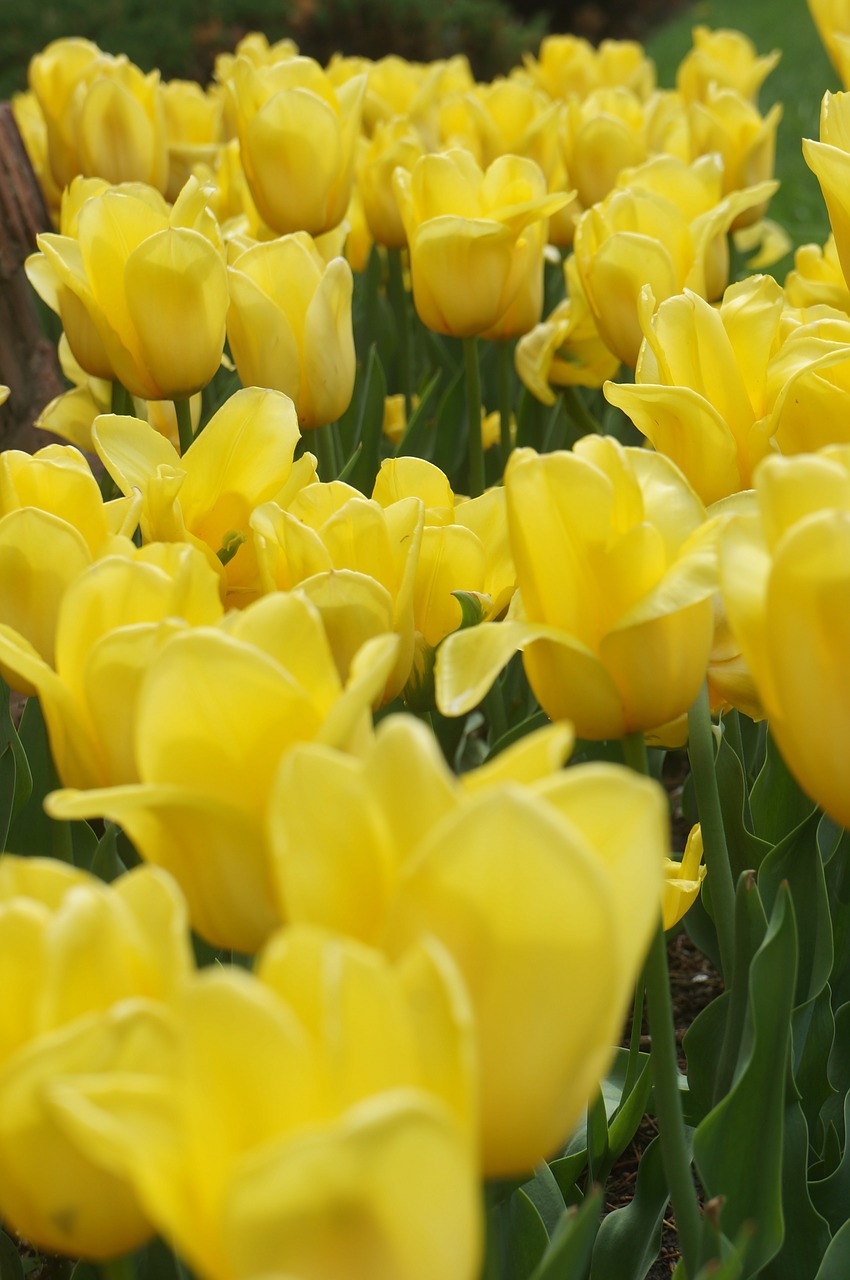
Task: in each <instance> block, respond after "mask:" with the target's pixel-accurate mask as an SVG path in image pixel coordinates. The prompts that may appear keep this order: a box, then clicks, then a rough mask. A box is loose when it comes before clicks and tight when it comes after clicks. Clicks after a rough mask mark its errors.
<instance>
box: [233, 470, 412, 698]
mask: <svg viewBox="0 0 850 1280" xmlns="http://www.w3.org/2000/svg"><path fill="white" fill-rule="evenodd" d="M422 525H423V505H422V502H421V501H420V500H419V499H418V498H417V497H405V498H403V499H401V500H400V501H398V502H394V503H392V504H391V505H390V506H388V507H387V508H386V509H384V508H383V507H381V506H379V504H378V503H377V502H375V501H369V500H368V499H367V498H364V497H363V495H362V494H361V493H359V492H358V490H356V489H352V488H351V487H350V486H349V485H347V484H343V483H342V482H341V481H334V482H333V483H331V484H321V483H320V484H313V485H309V486H307V487H305V488H304V489H301V490H300V491H299V492H298V493H297V494H295V495H294V497H293V498H292V499H291V501H289V502H288V503H287V505H286V506H285V507H284V506H283V505H281V504H280V503H277V502H269V503H265V504H264V505H263V506H261V507H259V508H258V509H257V510H256V511H255V512H254V515H253V516H252V518H251V527H252V529H253V530H254V534H255V537H256V544H257V558H258V561H259V566H260V574H261V577H262V581H263V585H264V587H265V589H266V590H267V591H270V592H274V591H290V590H292V589H293V588H294V587H300V589H301V590H302V591H303V592H304V593H305V594H306V595H307V596H308V598H309V599H310V600H311V601H312V603H313V605H314V606H315V607H316V608H317V609H318V610H319V612H320V613H321V615H322V619H323V621H324V624H325V627H326V629H327V633H328V638H329V641H330V644H331V647H332V649H333V652H334V656H335V659H336V663H337V667H338V669H339V672H340V676H341V678H342V679H343V680H345V679H347V672H348V670H349V666H350V663H351V661H352V658H353V656H354V654H356V653H357V651H358V650H359V649H360V647H361V646H362V645H363V644H364V643H365V642H366V641H367V640H372V639H375V638H377V637H379V636H386V635H388V634H395V635H396V636H397V637H398V648H397V650H396V652H395V661H394V663H393V666H392V670H391V671H390V672H389V679H388V683H387V686H386V688H385V690H384V691H383V695H382V697H381V698H380V699H379V701H391V700H392V698H394V697H396V696H397V695H398V694H399V693H400V692H401V690H402V689H403V688H404V685H405V683H406V681H407V678H408V676H409V675H410V669H411V665H412V663H413V655H414V643H415V629H414V583H415V580H416V569H417V565H418V563H419V556H420V547H421V542H422Z"/></svg>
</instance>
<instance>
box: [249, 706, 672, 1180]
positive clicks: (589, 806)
mask: <svg viewBox="0 0 850 1280" xmlns="http://www.w3.org/2000/svg"><path fill="white" fill-rule="evenodd" d="M571 741H572V735H571V734H570V732H569V730H568V729H567V728H566V727H564V726H553V727H550V728H548V729H546V730H544V731H541V732H540V733H537V734H532V735H530V736H529V737H527V738H524V739H522V741H521V742H520V743H518V744H517V745H516V746H514V747H512V748H509V749H508V750H506V751H505V752H503V753H502V754H500V755H499V756H498V757H497V758H496V759H495V760H494V761H493V762H492V763H491V764H490V765H487V766H484V768H482V769H479V770H473V771H471V772H469V773H466V774H464V775H463V776H462V778H460V779H458V778H455V777H454V776H453V775H452V773H451V772H450V770H449V769H448V767H447V766H446V764H445V762H444V760H443V758H442V756H441V754H440V751H439V748H438V746H437V744H436V742H435V740H434V737H433V735H432V734H431V733H430V732H429V731H428V730H427V728H425V727H424V726H423V725H422V724H420V723H419V722H417V721H416V720H414V719H413V718H412V717H409V716H393V717H389V718H387V719H385V720H384V721H382V722H381V724H380V725H379V726H378V729H377V733H376V738H375V743H374V746H373V747H372V749H371V750H370V752H369V753H368V754H365V755H364V756H362V757H360V758H357V759H355V758H351V757H345V756H343V755H341V754H340V753H335V752H331V751H328V750H322V749H320V748H317V747H304V748H302V749H299V750H296V751H294V752H293V753H292V754H291V755H290V756H288V757H287V759H286V760H285V761H284V763H283V764H282V767H281V770H280V773H279V775H278V777H277V780H276V782H275V789H274V795H273V799H272V805H271V809H270V823H271V832H272V841H273V845H274V849H275V859H276V870H277V874H278V876H279V879H280V884H281V892H282V895H283V898H284V900H285V901H286V902H287V904H288V909H289V913H290V916H291V918H292V920H293V921H300V922H304V923H307V922H311V923H314V924H320V925H321V926H322V927H325V928H331V929H333V930H334V931H335V932H340V933H344V934H347V935H349V936H351V937H356V938H359V939H361V940H363V941H366V942H369V943H371V944H372V945H377V946H379V947H381V948H382V949H383V950H385V951H386V952H387V953H388V954H389V955H390V956H391V957H393V958H396V959H399V958H401V957H403V956H404V955H405V953H406V952H407V951H408V949H409V948H410V947H412V946H416V945H419V944H421V943H423V942H425V941H426V940H427V939H430V938H436V939H437V940H438V941H439V943H440V944H441V945H442V946H443V947H444V948H445V949H446V951H448V953H449V954H450V956H451V957H452V959H453V960H454V962H455V964H456V965H457V968H458V969H459V971H460V974H461V976H462V978H463V981H464V983H465V985H466V988H467V991H468V995H469V1000H470V1003H471V1006H472V1013H473V1026H474V1036H475V1047H476V1054H475V1058H476V1061H477V1070H478V1091H479V1095H480V1160H481V1164H482V1168H483V1171H484V1174H485V1176H489V1177H498V1176H509V1175H511V1174H517V1173H520V1172H522V1171H524V1170H526V1169H529V1168H531V1166H532V1165H533V1164H534V1163H535V1162H536V1161H538V1160H540V1159H543V1158H545V1157H546V1156H547V1155H551V1154H552V1153H553V1152H554V1151H555V1150H556V1148H557V1145H558V1143H559V1142H561V1141H563V1140H564V1138H565V1137H566V1136H567V1134H568V1133H569V1131H570V1128H571V1126H572V1125H573V1124H574V1123H575V1121H576V1120H577V1118H578V1116H579V1114H580V1112H581V1110H582V1108H583V1107H584V1106H585V1105H586V1103H587V1099H588V1097H589V1096H590V1094H591V1092H592V1090H593V1089H594V1088H595V1087H596V1085H597V1084H598V1081H599V1079H600V1077H601V1076H602V1074H603V1073H604V1071H605V1069H606V1066H607V1063H608V1061H609V1059H610V1054H611V1048H610V1046H611V1044H612V1043H613V1039H614V1038H615V1037H616V1028H617V1027H618V1025H619V1024H620V1021H621V1018H622V1013H623V1010H624V1008H625V1004H626V1003H627V1001H628V999H629V996H630V993H631V990H632V986H633V981H634V976H635V974H636V973H637V972H638V970H639V968H640V965H641V964H642V962H643V958H644V952H645V950H646V946H647V943H648V940H649V937H650V934H651V931H652V928H653V925H654V923H655V920H656V919H657V915H658V910H659V900H660V888H661V868H662V859H663V851H664V849H665V847H666V842H667V835H666V830H665V828H666V817H665V806H664V802H663V797H662V795H661V792H660V791H659V789H658V788H657V787H656V785H655V784H653V783H650V782H648V781H647V780H646V779H643V778H638V777H637V776H636V775H634V774H630V773H628V772H627V771H626V770H625V769H622V768H617V767H614V766H605V765H602V766H587V767H577V768H574V769H569V770H566V771H561V770H560V768H559V766H560V763H561V761H562V759H563V756H564V754H565V753H566V752H567V751H568V750H569V748H570V746H571ZM296 797H297V802H296ZM485 957H486V963H482V958H485ZM579 968H580V969H581V971H582V973H583V974H584V978H583V980H582V982H581V983H573V984H572V985H571V986H570V988H569V990H568V991H567V992H566V996H565V991H564V987H563V975H564V973H565V972H575V971H577V970H578V969H579Z"/></svg>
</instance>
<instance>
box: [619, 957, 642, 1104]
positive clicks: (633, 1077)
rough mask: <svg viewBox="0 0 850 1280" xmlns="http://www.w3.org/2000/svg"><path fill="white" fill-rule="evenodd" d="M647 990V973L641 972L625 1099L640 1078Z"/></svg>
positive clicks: (633, 1011)
mask: <svg viewBox="0 0 850 1280" xmlns="http://www.w3.org/2000/svg"><path fill="white" fill-rule="evenodd" d="M645 990H646V974H645V973H643V972H642V973H641V974H640V976H639V978H638V980H637V982H636V984H635V1002H634V1005H633V1006H632V1029H631V1033H630V1035H629V1059H628V1063H627V1065H626V1078H625V1080H624V1081H623V1095H622V1096H623V1100H624V1101H625V1099H626V1098H627V1097H628V1096H629V1094H630V1093H631V1091H632V1089H634V1087H635V1084H636V1083H637V1078H638V1063H639V1062H640V1036H641V1030H642V1028H643V996H644V991H645Z"/></svg>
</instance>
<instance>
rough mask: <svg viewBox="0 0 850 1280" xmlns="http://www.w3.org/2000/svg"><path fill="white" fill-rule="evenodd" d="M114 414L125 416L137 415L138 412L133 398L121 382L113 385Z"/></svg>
mask: <svg viewBox="0 0 850 1280" xmlns="http://www.w3.org/2000/svg"><path fill="white" fill-rule="evenodd" d="M112 412H113V413H117V414H123V415H126V414H130V415H135V412H136V407H135V405H134V404H133V397H132V396H131V395H130V392H129V391H128V390H127V388H126V387H125V386H124V385H123V383H121V382H113V384H112Z"/></svg>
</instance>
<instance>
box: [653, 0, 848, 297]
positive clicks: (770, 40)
mask: <svg viewBox="0 0 850 1280" xmlns="http://www.w3.org/2000/svg"><path fill="white" fill-rule="evenodd" d="M698 23H699V24H702V25H704V26H707V27H712V28H718V27H734V28H736V29H737V30H739V31H743V32H744V33H745V35H748V36H749V37H750V39H751V40H752V41H753V43H754V44H755V46H756V48H757V50H758V52H759V53H762V54H763V53H769V52H770V51H771V50H772V49H781V50H782V60H781V62H780V63H779V66H778V67H776V68H775V70H774V71H772V72H771V74H770V76H769V77H768V79H767V81H766V82H765V85H764V87H763V89H762V92H761V99H760V107H761V110H762V111H766V110H767V109H768V108H769V107H770V106H771V105H772V104H773V103H774V102H781V103H782V104H783V107H784V112H783V116H782V120H781V122H780V125H779V133H778V140H777V149H776V176H777V178H779V180H780V183H781V186H780V188H779V191H778V192H777V194H776V195H775V196H774V197H773V200H772V201H771V205H770V217H772V218H775V219H776V221H777V222H780V223H781V224H782V226H784V227H785V229H786V231H787V232H788V234H789V235H790V237H791V239H792V241H793V243H794V245H795V246H796V245H800V244H807V243H809V242H810V241H816V242H817V243H819V244H820V243H822V242H823V241H824V240H825V239H826V237H827V235H828V234H829V221H828V219H827V216H826V208H825V206H824V203H823V199H822V197H821V193H820V187H819V186H818V182H817V179H816V178H815V176H814V174H813V173H812V172H811V171H810V170H809V168H808V166H807V165H806V163H805V161H804V160H803V154H802V148H801V139H802V138H817V136H818V117H819V113H820V103H821V99H822V97H823V95H824V93H825V92H826V90H827V89H832V90H837V89H840V88H841V86H840V84H839V83H838V77H837V76H836V74H835V72H834V70H833V68H832V64H831V63H830V61H829V59H828V58H827V56H826V53H825V52H824V50H823V46H822V45H821V43H820V39H819V37H818V34H817V31H816V30H815V26H814V23H813V22H812V20H811V17H810V16H809V10H808V7H807V5H806V3H805V0H745V3H742V0H697V3H695V4H694V5H693V6H692V7H691V9H690V10H689V11H688V12H686V13H685V14H683V15H682V17H680V18H677V19H676V20H675V21H673V22H671V23H670V24H669V25H667V26H666V27H664V28H662V29H661V30H660V31H658V32H657V33H656V34H655V35H654V36H653V38H652V39H651V40H649V41H648V49H649V52H650V53H651V54H652V56H653V57H654V58H655V61H656V64H657V66H658V80H659V84H661V85H663V86H669V85H672V84H673V83H674V79H675V74H676V67H677V66H678V64H679V62H680V61H681V59H682V57H683V56H684V54H685V53H686V52H687V51H688V49H689V48H690V45H691V28H692V27H694V26H696V25H697V24H698ZM789 265H790V262H789V261H787V260H785V261H783V263H778V264H777V268H776V269H775V271H776V274H777V276H778V278H780V279H781V278H782V272H783V269H784V268H785V267H787V266H789Z"/></svg>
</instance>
